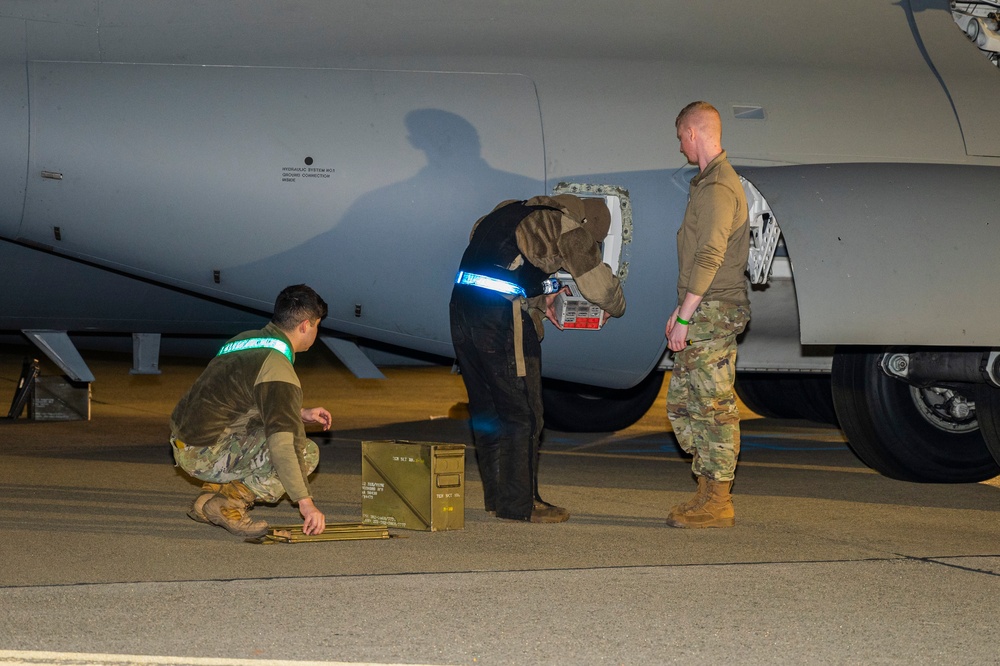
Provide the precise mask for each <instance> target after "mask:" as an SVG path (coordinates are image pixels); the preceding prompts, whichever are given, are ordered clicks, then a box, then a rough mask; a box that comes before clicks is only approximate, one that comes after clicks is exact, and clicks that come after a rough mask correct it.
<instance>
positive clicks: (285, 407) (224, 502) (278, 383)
mask: <svg viewBox="0 0 1000 666" xmlns="http://www.w3.org/2000/svg"><path fill="white" fill-rule="evenodd" d="M326 314H327V306H326V303H325V302H324V301H323V299H322V298H320V297H319V295H318V294H317V293H316V292H315V291H313V290H312V289H310V288H309V287H307V286H306V285H304V284H300V285H295V286H292V287H287V288H285V289H284V290H283V291H282V292H281V293H280V294H279V295H278V298H277V300H276V301H275V303H274V316H273V318H272V319H271V322H270V323H269V324H268V325H267V326H265V327H264V328H263V329H262V330H259V331H246V332H244V333H241V334H239V335H237V336H236V337H235V338H233V339H232V340H230V341H229V342H228V343H226V344H225V345H224V346H223V347H222V349H221V350H220V351H219V354H218V355H217V356H216V357H215V358H214V359H212V361H211V362H210V363H209V364H208V367H207V368H206V369H205V371H204V372H203V373H202V374H201V376H200V377H199V378H198V380H197V381H196V382H195V383H194V386H192V387H191V389H190V390H189V391H188V392H187V394H185V395H184V397H183V398H181V400H180V402H179V403H177V407H175V408H174V411H173V414H172V415H171V417H170V430H171V437H170V443H171V445H172V448H173V453H174V460H176V461H177V465H178V466H179V467H180V468H181V469H183V470H184V471H185V472H187V473H188V474H190V475H191V476H192V477H194V478H195V479H198V480H200V481H203V482H204V483H203V485H202V493H201V495H199V496H198V497H197V498H196V499H195V500H194V504H193V505H192V507H191V510H190V511H189V512H188V516H190V517H191V518H193V519H194V520H197V521H198V522H201V523H210V524H213V525H218V526H219V527H223V528H225V529H226V530H228V531H230V532H232V533H233V534H236V535H238V536H248V537H255V536H263V535H264V534H265V533H266V532H267V523H266V522H265V521H263V520H252V519H251V518H250V517H249V516H248V515H247V511H248V510H249V509H250V508H252V507H253V505H254V502H256V501H257V500H261V501H263V502H277V501H278V500H280V499H281V498H282V497H283V496H284V495H285V493H287V494H288V497H289V498H290V499H291V501H292V502H293V503H297V504H298V508H299V513H300V514H301V515H302V518H303V521H304V524H303V531H304V532H305V533H306V534H320V533H321V532H323V530H325V529H326V517H325V516H324V515H323V513H322V512H321V511H320V510H319V509H317V508H316V505H315V504H314V503H313V500H312V494H311V493H310V491H309V482H308V480H307V478H306V477H307V476H308V475H309V474H310V473H311V472H312V471H313V470H314V469H316V465H318V464H319V448H318V447H317V446H316V443H315V442H313V441H312V440H310V439H308V438H307V437H306V434H305V428H304V427H303V424H304V423H318V424H321V425H322V426H323V427H324V428H326V429H329V428H330V426H331V424H332V421H333V420H332V417H331V416H330V412H328V411H327V410H326V409H324V408H322V407H314V408H311V409H303V408H302V387H301V386H300V384H299V378H298V376H297V375H296V374H295V369H294V368H293V367H292V364H293V363H294V362H295V354H296V353H299V352H304V351H306V350H307V349H309V347H311V346H312V344H313V343H314V342H315V341H316V335H317V333H318V332H319V323H320V321H322V319H323V318H324V317H326Z"/></svg>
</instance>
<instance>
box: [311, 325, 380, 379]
mask: <svg viewBox="0 0 1000 666" xmlns="http://www.w3.org/2000/svg"><path fill="white" fill-rule="evenodd" d="M319 339H320V340H322V341H323V344H324V345H326V346H327V347H328V348H329V349H330V351H332V352H333V353H334V354H335V355H336V356H337V358H339V359H340V362H341V363H343V364H344V365H345V366H347V369H348V370H350V371H351V374H353V375H354V376H355V377H357V378H358V379H385V375H383V374H382V371H381V370H379V369H378V367H376V365H375V364H374V363H372V361H371V359H370V358H368V357H367V356H365V354H364V352H362V351H361V349H360V348H358V346H357V345H356V344H354V343H353V342H351V341H350V340H345V339H344V338H335V337H333V336H331V335H321V336H319Z"/></svg>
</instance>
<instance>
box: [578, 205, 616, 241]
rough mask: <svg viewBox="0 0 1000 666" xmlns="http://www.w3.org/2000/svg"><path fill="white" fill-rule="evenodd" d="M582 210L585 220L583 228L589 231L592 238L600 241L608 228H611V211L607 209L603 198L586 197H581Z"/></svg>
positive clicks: (606, 233) (605, 235)
mask: <svg viewBox="0 0 1000 666" xmlns="http://www.w3.org/2000/svg"><path fill="white" fill-rule="evenodd" d="M583 211H584V216H585V218H586V219H585V220H584V221H583V228H584V229H586V230H587V231H589V232H590V235H591V236H593V237H594V240H595V241H597V242H598V243H600V242H601V241H603V240H604V239H605V237H607V235H608V230H609V229H611V211H609V210H608V207H607V205H605V203H604V199H597V198H594V197H586V198H584V199H583Z"/></svg>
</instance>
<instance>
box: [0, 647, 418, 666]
mask: <svg viewBox="0 0 1000 666" xmlns="http://www.w3.org/2000/svg"><path fill="white" fill-rule="evenodd" d="M0 664H5V665H6V664H12V665H17V666H40V665H42V666H106V665H108V664H115V665H117V666H121V665H122V664H125V665H126V666H131V665H133V664H134V665H136V666H139V665H142V666H157V665H160V664H163V665H168V664H169V665H171V666H175V665H178V664H183V665H190V666H264V665H265V664H267V665H268V666H403V665H402V664H395V663H391V664H390V663H383V662H370V661H369V662H353V661H352V662H346V661H296V660H287V659H215V658H212V657H166V656H158V655H145V654H97V653H89V652H36V651H32V650H27V651H25V650H0ZM407 666H435V665H431V664H408V665H407Z"/></svg>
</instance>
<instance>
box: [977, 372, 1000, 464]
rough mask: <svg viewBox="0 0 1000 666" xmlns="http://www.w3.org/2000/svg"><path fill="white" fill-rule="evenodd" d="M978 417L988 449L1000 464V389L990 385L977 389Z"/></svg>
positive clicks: (983, 385)
mask: <svg viewBox="0 0 1000 666" xmlns="http://www.w3.org/2000/svg"><path fill="white" fill-rule="evenodd" d="M975 395H976V417H977V418H978V419H979V429H980V432H982V434H983V440H985V442H986V448H988V449H989V450H990V453H992V454H993V458H994V459H995V460H996V461H997V462H998V463H1000V388H994V387H992V386H990V385H989V384H982V385H980V386H977V387H976V394H975Z"/></svg>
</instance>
